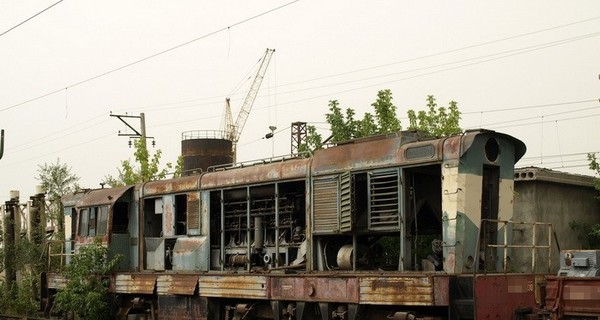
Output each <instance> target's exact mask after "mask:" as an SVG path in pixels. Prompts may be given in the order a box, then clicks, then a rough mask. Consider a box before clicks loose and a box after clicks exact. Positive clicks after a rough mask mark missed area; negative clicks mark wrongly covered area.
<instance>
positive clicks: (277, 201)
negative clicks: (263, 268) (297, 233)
mask: <svg viewBox="0 0 600 320" xmlns="http://www.w3.org/2000/svg"><path fill="white" fill-rule="evenodd" d="M298 254H300V251H298ZM275 267H279V184H278V183H275Z"/></svg>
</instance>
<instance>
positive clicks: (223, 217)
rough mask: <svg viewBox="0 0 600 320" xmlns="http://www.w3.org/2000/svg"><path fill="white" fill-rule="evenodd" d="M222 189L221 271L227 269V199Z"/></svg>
mask: <svg viewBox="0 0 600 320" xmlns="http://www.w3.org/2000/svg"><path fill="white" fill-rule="evenodd" d="M224 194H225V193H224V192H223V190H221V271H223V270H225V199H223V196H224Z"/></svg>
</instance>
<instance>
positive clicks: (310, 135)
mask: <svg viewBox="0 0 600 320" xmlns="http://www.w3.org/2000/svg"><path fill="white" fill-rule="evenodd" d="M306 131H307V134H306V139H305V141H304V142H303V143H302V144H301V145H300V146H299V147H298V152H300V153H306V152H312V151H314V150H317V149H321V148H322V147H323V138H322V137H321V135H320V134H319V133H318V132H317V128H316V127H315V126H310V125H309V126H307V127H306Z"/></svg>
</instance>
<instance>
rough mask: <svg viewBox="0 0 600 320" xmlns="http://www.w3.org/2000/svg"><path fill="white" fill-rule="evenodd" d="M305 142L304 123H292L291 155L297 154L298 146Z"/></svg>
mask: <svg viewBox="0 0 600 320" xmlns="http://www.w3.org/2000/svg"><path fill="white" fill-rule="evenodd" d="M304 140H306V122H300V121H298V122H293V123H292V154H298V152H299V151H300V146H301V145H302V143H303V142H304Z"/></svg>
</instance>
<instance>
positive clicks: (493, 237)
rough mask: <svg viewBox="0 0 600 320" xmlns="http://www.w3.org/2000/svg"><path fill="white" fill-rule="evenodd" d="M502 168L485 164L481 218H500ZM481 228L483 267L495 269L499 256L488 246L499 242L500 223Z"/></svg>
mask: <svg viewBox="0 0 600 320" xmlns="http://www.w3.org/2000/svg"><path fill="white" fill-rule="evenodd" d="M499 184H500V168H499V167H496V166H484V167H483V176H482V188H481V219H488V220H498V203H499V190H500V188H499ZM482 228H483V230H481V232H482V234H481V243H480V244H479V245H480V246H479V247H480V248H481V250H483V254H484V256H483V257H481V258H480V260H482V264H483V266H482V267H483V268H485V269H486V270H495V268H496V262H497V261H498V257H497V254H496V250H495V249H494V248H488V247H487V245H489V244H498V224H497V223H489V222H487V223H483V224H482Z"/></svg>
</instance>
